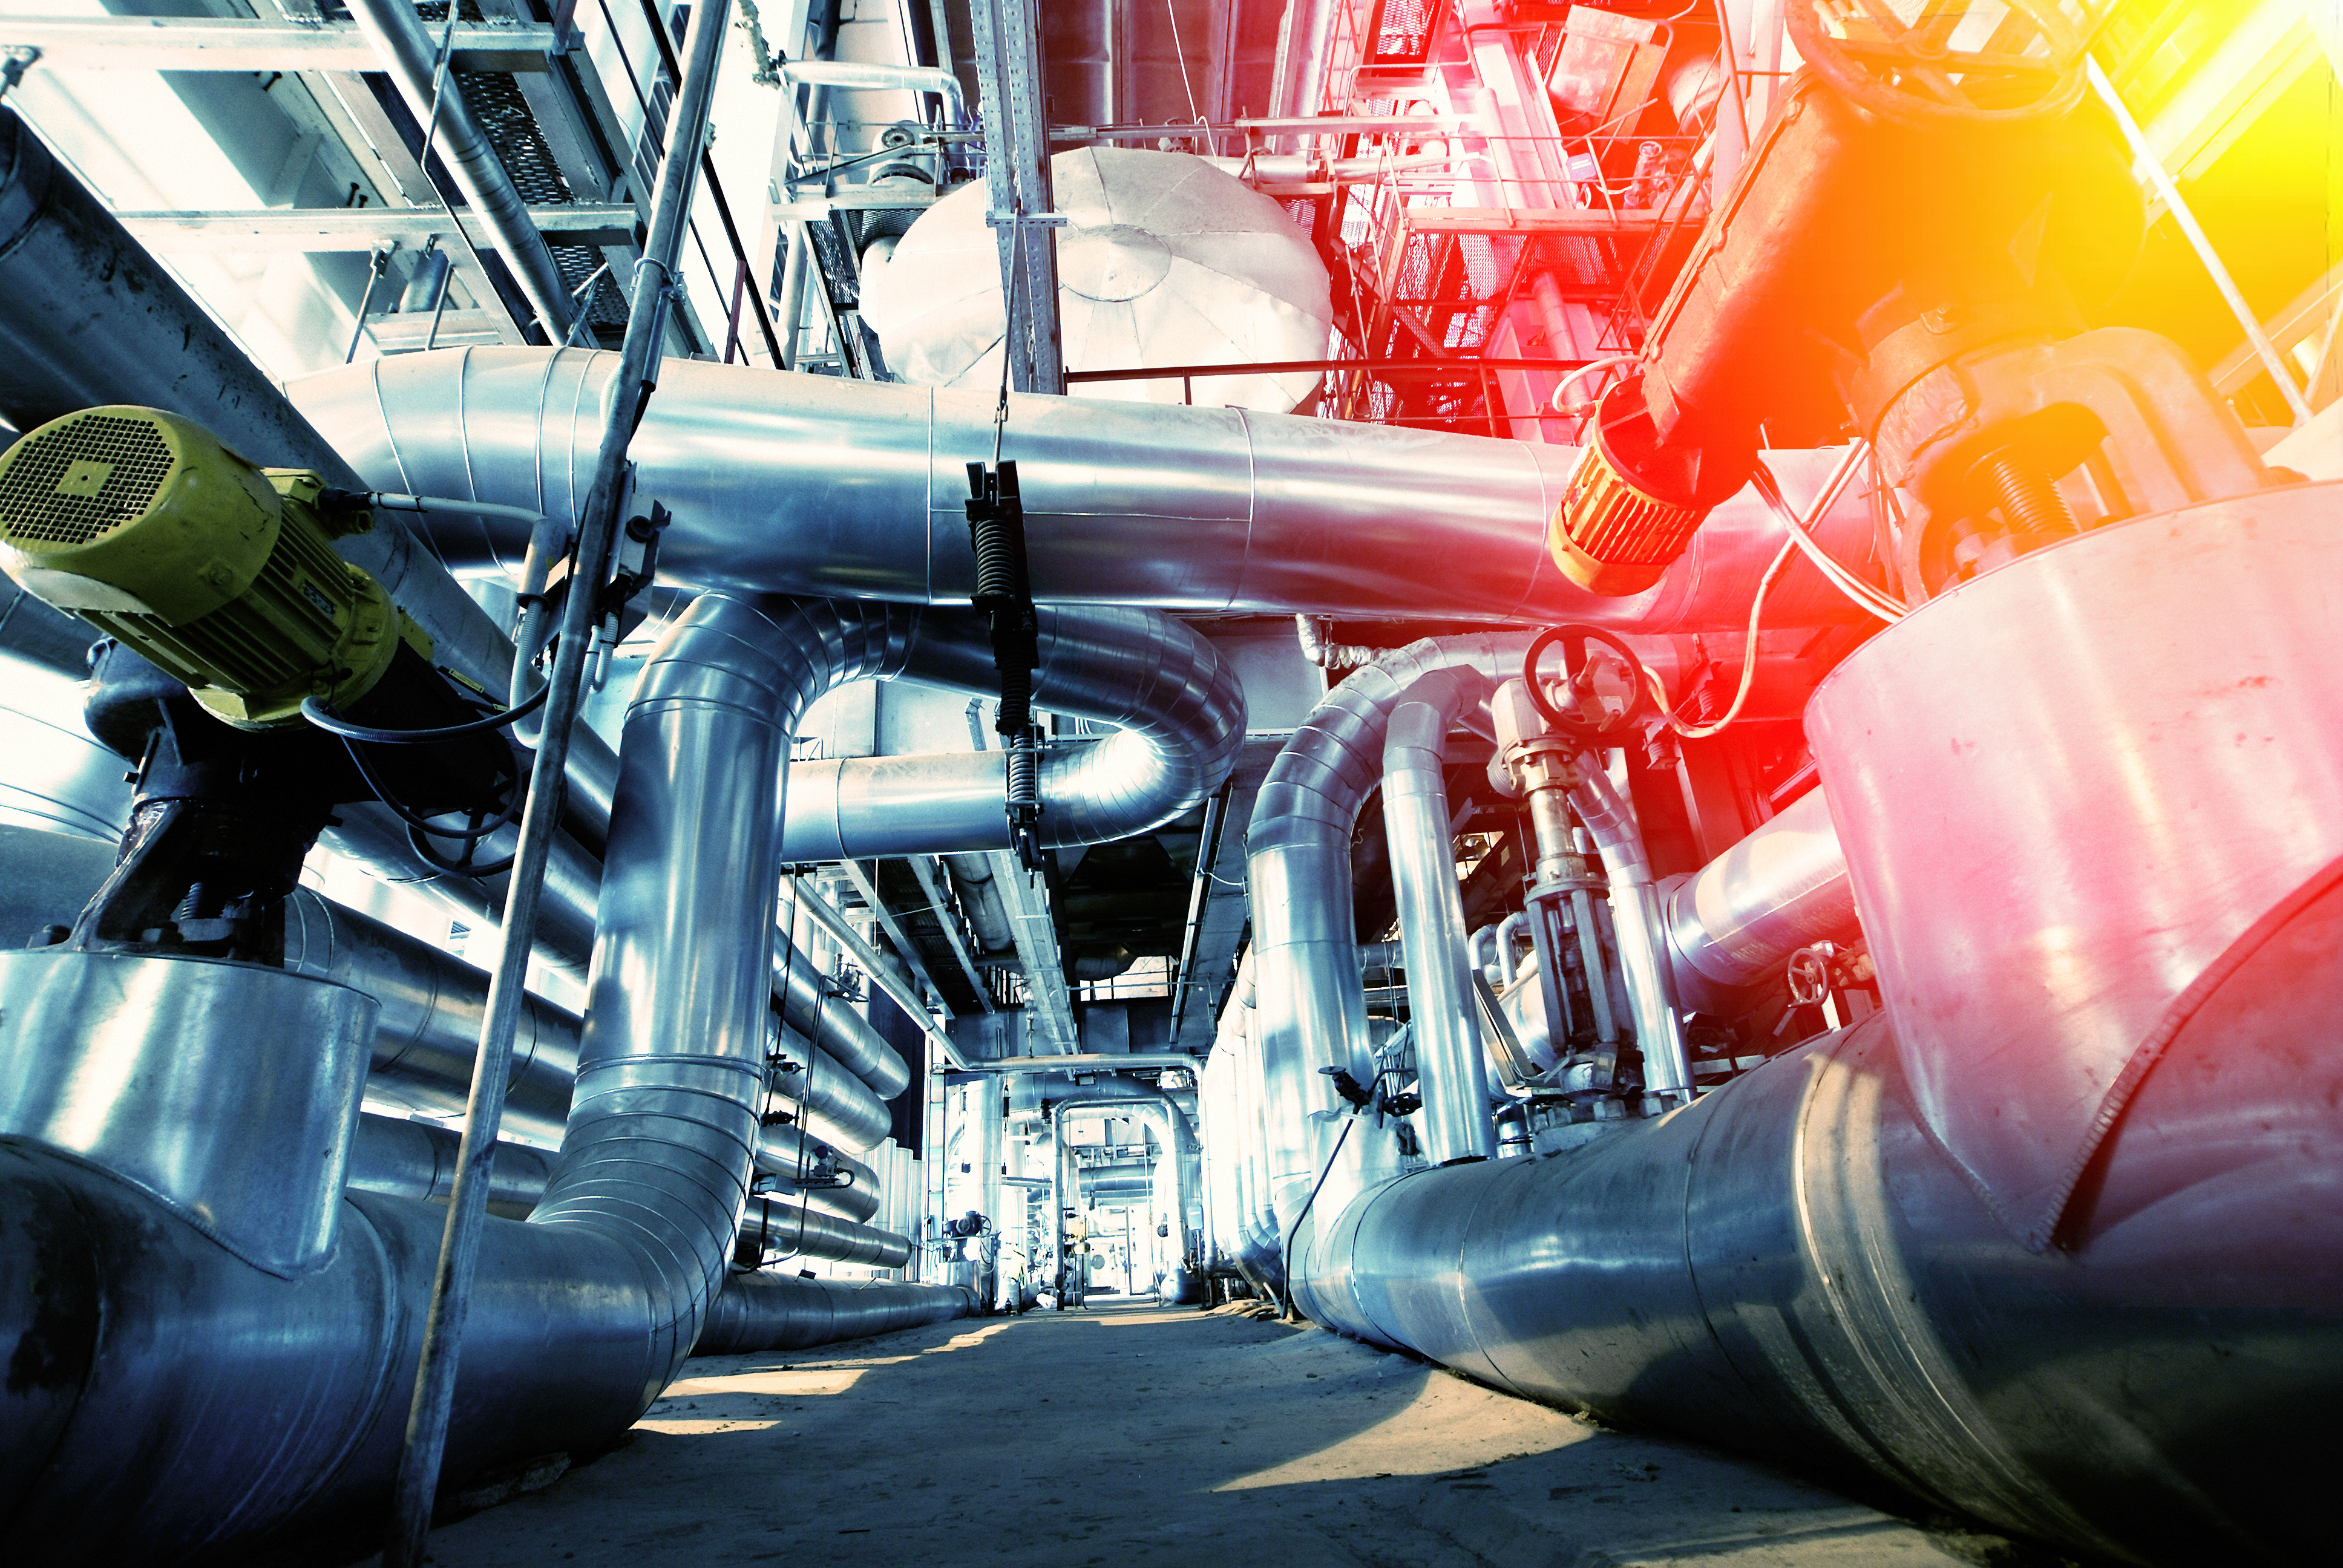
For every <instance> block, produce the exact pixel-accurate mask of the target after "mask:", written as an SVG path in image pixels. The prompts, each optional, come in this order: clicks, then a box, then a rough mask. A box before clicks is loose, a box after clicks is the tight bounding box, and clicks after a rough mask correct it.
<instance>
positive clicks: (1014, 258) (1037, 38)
mask: <svg viewBox="0 0 2343 1568" xmlns="http://www.w3.org/2000/svg"><path fill="white" fill-rule="evenodd" d="M969 13H970V16H971V17H972V18H973V19H974V21H975V23H976V58H977V74H978V75H979V77H980V80H981V83H982V85H983V88H984V95H983V102H984V136H985V141H984V181H985V191H986V201H987V210H986V212H985V222H987V223H989V224H990V225H991V226H993V227H994V228H995V229H996V230H997V231H998V232H999V236H1000V241H1001V296H1002V302H1003V306H1004V308H1005V309H1006V311H1007V317H1008V318H1007V321H1006V323H1005V326H1004V328H1003V332H1002V337H1001V345H1002V351H1003V352H1004V353H1006V354H1007V355H1008V356H1009V385H1010V387H1011V388H1012V389H1014V390H1016V391H1019V392H1048V393H1052V394H1055V395H1057V396H1060V397H1062V396H1064V394H1065V390H1066V365H1065V351H1064V346H1063V344H1062V343H1061V341H1060V337H1059V331H1058V247H1057V243H1056V241H1055V240H1054V239H1053V238H1052V237H1051V232H1050V231H1051V229H1052V228H1056V227H1060V226H1063V225H1064V223H1065V221H1066V220H1065V218H1064V217H1063V216H1061V214H1060V213H1059V212H1058V211H1057V210H1056V203H1055V201H1054V200H1053V199H1052V197H1051V190H1050V126H1049V120H1048V116H1047V115H1046V113H1045V111H1044V109H1043V106H1042V99H1041V21H1040V17H1039V15H1037V11H1036V5H1035V0H975V4H973V5H970V7H969Z"/></svg>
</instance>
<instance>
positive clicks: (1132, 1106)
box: [1051, 1093, 1196, 1256]
mask: <svg viewBox="0 0 2343 1568" xmlns="http://www.w3.org/2000/svg"><path fill="white" fill-rule="evenodd" d="M1051 1114H1052V1117H1053V1118H1054V1120H1055V1122H1056V1125H1057V1126H1058V1128H1059V1129H1060V1130H1061V1136H1060V1139H1059V1141H1060V1143H1061V1144H1063V1143H1064V1138H1063V1129H1064V1128H1065V1126H1066V1125H1067V1123H1068V1121H1070V1120H1071V1119H1072V1118H1074V1117H1078V1116H1127V1117H1131V1118H1134V1119H1141V1120H1145V1121H1151V1122H1152V1123H1154V1124H1155V1125H1156V1126H1158V1127H1160V1128H1161V1129H1162V1131H1163V1142H1162V1150H1163V1159H1164V1160H1165V1161H1168V1162H1169V1166H1170V1171H1171V1179H1172V1211H1173V1214H1174V1216H1175V1218H1174V1219H1173V1220H1172V1233H1173V1235H1174V1237H1175V1238H1176V1239H1177V1240H1178V1241H1179V1242H1180V1249H1179V1250H1180V1251H1181V1253H1182V1256H1184V1255H1185V1254H1186V1252H1187V1232H1188V1204H1187V1196H1186V1181H1187V1173H1186V1171H1184V1170H1183V1169H1182V1164H1181V1160H1182V1155H1183V1154H1184V1153H1189V1152H1192V1151H1193V1150H1194V1148H1195V1143H1196V1140H1195V1134H1194V1132H1193V1131H1191V1130H1190V1128H1189V1126H1188V1118H1187V1116H1186V1115H1185V1114H1184V1113H1183V1112H1182V1111H1181V1109H1180V1107H1179V1106H1178V1105H1176V1104H1174V1103H1173V1102H1172V1099H1171V1097H1170V1096H1169V1095H1165V1094H1155V1095H1151V1096H1147V1097H1145V1098H1140V1097H1132V1098H1130V1099H1125V1098H1121V1097H1120V1096H1118V1097H1115V1098H1111V1099H1100V1098H1095V1097H1091V1096H1089V1095H1086V1094H1081V1093H1077V1094H1074V1095H1071V1096H1069V1097H1068V1098H1067V1099H1064V1100H1061V1101H1058V1103H1057V1104H1056V1105H1055V1106H1054V1107H1053V1108H1052V1110H1051ZM1072 1195H1073V1194H1072V1192H1071V1190H1062V1183H1061V1198H1063V1197H1069V1196H1072ZM1061 1206H1062V1205H1061Z"/></svg>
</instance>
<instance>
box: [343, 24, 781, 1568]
mask: <svg viewBox="0 0 2343 1568" xmlns="http://www.w3.org/2000/svg"><path fill="white" fill-rule="evenodd" d="M730 10H731V5H730V4H729V0H717V3H716V4H714V5H702V6H700V7H699V9H697V10H695V11H694V12H693V14H692V22H691V25H692V36H691V57H692V63H691V68H690V69H689V71H688V72H687V73H686V74H685V77H684V82H683V87H682V90H681V91H680V92H679V94H678V95H677V100H676V105H675V110H674V113H673V114H672V115H671V116H669V127H668V128H669V138H670V139H669V157H668V159H667V161H666V164H665V165H664V166H663V167H662V168H661V169H660V171H659V194H658V199H657V201H656V203H655V204H654V206H653V207H652V212H651V226H650V233H649V236H648V238H647V240H646V241H645V244H644V248H643V255H642V257H641V259H640V260H639V261H638V262H637V263H636V264H635V292H634V304H633V307H632V308H631V310H630V311H629V313H628V318H627V337H626V343H625V347H624V349H623V350H622V352H621V354H620V357H619V362H620V368H619V373H618V383H617V389H618V396H617V397H613V398H612V399H611V400H610V403H609V415H608V424H607V425H606V427H605V428H604V430H603V432H602V445H601V451H600V454H599V461H598V464H597V465H596V470H595V483H594V487H593V489H592V491H591V492H590V493H589V495H588V502H587V511H586V515H585V516H584V518H581V519H580V523H581V526H580V528H579V534H578V554H577V562H578V572H577V577H578V578H579V579H581V580H583V581H585V582H588V583H593V584H599V583H601V582H602V581H604V580H605V579H606V578H608V575H609V563H610V553H611V548H612V546H613V544H614V543H615V541H616V538H617V533H618V504H619V501H620V499H621V496H620V494H619V491H620V488H621V486H620V477H621V469H622V468H623V467H624V465H625V462H626V456H627V446H628V442H629V441H630V440H631V439H632V437H633V436H634V431H635V426H636V425H637V424H638V423H639V421H640V419H641V417H642V410H643V407H644V405H645V404H646V403H648V402H649V397H650V392H651V387H653V385H654V384H655V383H656V381H657V379H658V374H659V336H660V330H661V326H662V323H663V320H664V317H665V309H664V306H665V302H666V297H667V291H668V287H669V283H670V281H671V276H672V272H673V268H674V263H675V256H676V254H677V252H678V251H679V249H680V248H681V244H682V239H683V226H684V220H685V218H686V216H687V215H688V214H689V209H690V205H691V176H692V175H693V174H694V172H696V170H697V168H698V161H697V160H695V159H693V158H690V157H680V158H679V157H677V156H673V154H674V149H675V148H676V147H679V146H683V147H689V146H698V145H699V139H700V137H701V136H702V135H703V134H704V131H705V127H706V126H707V123H708V109H709V102H710V100H711V97H712V95H713V93H714V90H715V85H716V83H715V76H716V65H717V62H718V60H719V57H720V55H721V51H722V48H723V44H724V36H725V32H726V26H725V23H726V19H727V17H728V15H729V12H730ZM406 20H407V24H408V25H410V26H413V25H415V23H414V16H413V14H412V13H407V14H406ZM542 248H543V247H542V246H541V245H540V246H539V249H540V250H542ZM549 265H550V263H549V261H548V266H549ZM556 281H557V283H558V277H557V279H556ZM566 321H567V317H559V318H558V320H556V321H555V322H554V324H553V325H554V328H555V330H558V327H559V325H561V324H566ZM599 599H600V595H599V594H598V593H582V592H581V593H573V594H571V595H570V596H569V597H568V600H567V602H566V603H565V605H564V607H563V613H562V621H561V640H560V645H559V649H558V652H557V654H556V655H555V658H554V668H553V674H552V677H551V680H550V684H551V686H552V695H551V697H550V698H549V699H548V700H547V703H546V713H545V721H544V726H543V731H542V733H543V736H544V739H543V741H542V742H541V744H540V745H539V746H538V753H537V760H536V763H535V764H534V766H533V767H532V768H531V769H530V773H529V786H528V804H527V805H526V806H525V807H524V808H523V809H522V813H521V832H520V843H519V846H518V849H516V850H515V852H514V861H513V869H512V879H511V881H510V883H509V885H508V890H507V892H506V900H505V916H504V932H505V940H504V941H503V942H502V944H501V947H500V950H499V953H498V960H497V969H496V973H495V976H494V978H493V979H491V980H490V981H489V983H488V1016H487V1017H486V1019H485V1020H483V1021H482V1023H481V1026H480V1053H479V1058H478V1063H477V1065H476V1066H475V1067H474V1069H473V1072H472V1090H471V1095H470V1098H469V1100H468V1101H467V1102H466V1110H465V1123H464V1137H463V1143H462V1147H461V1152H460V1154H459V1157H458V1169H457V1173H456V1190H455V1193H454V1195H453V1197H452V1198H451V1200H450V1201H449V1202H448V1205H447V1230H446V1232H445V1234H444V1235H443V1237H442V1238H441V1241H440V1249H439V1264H438V1268H437V1272H436V1273H435V1275H434V1278H433V1280H432V1286H431V1305H430V1309H429V1312H428V1315H427V1319H426V1326H425V1329H424V1338H423V1347H422V1353H421V1355H420V1357H419V1359H418V1361H417V1365H416V1370H415V1394H414V1400H413V1402H412V1403H411V1404H410V1406H409V1408H408V1412H407V1435H406V1441H405V1443H404V1445H403V1446H402V1448H401V1450H400V1452H399V1462H398V1479H397V1486H396V1488H395V1490H394V1493H393V1499H392V1516H391V1530H390V1539H389V1542H388V1543H387V1545H386V1546H385V1548H384V1550H383V1562H384V1563H385V1564H386V1568H417V1564H419V1563H421V1562H422V1560H423V1546H424V1542H425V1540H426V1538H427V1536H428V1534H429V1533H430V1527H431V1505H432V1502H433V1500H434V1499H435V1498H436V1497H437V1493H438V1489H439V1465H440V1460H441V1457H442V1455H443V1454H444V1453H445V1452H446V1450H447V1416H448V1412H449V1409H450V1407H451V1406H452V1404H453V1402H454V1400H455V1396H456V1367H457V1361H458V1355H459V1354H460V1352H461V1347H462V1342H463V1334H464V1319H465V1316H466V1314H467V1312H468V1310H469V1308H470V1305H471V1292H472V1279H473V1271H474V1268H475V1265H476V1264H477V1263H478V1258H479V1246H480V1227H481V1223H482V1221H483V1220H484V1219H485V1218H486V1215H487V1203H488V1190H489V1186H490V1180H491V1178H490V1165H491V1162H492V1161H494V1160H495V1158H496V1145H497V1133H498V1128H499V1126H500V1124H501V1122H502V1121H503V1116H504V1096H505V1084H506V1079H507V1076H508V1072H509V1070H510V1067H511V1060H512V1043H513V1031H514V1028H515V1026H516V1025H517V1024H518V1020H519V1017H520V1006H521V998H522V994H523V989H522V988H523V982H524V981H525V980H526V978H527V974H528V954H529V944H528V940H527V937H526V936H525V934H524V933H527V932H529V931H533V930H536V929H537V906H538V899H539V896H540V895H541V894H542V892H543V890H544V886H545V868H546V861H547V858H548V854H549V853H550V851H551V849H552V845H553V835H554V829H555V827H556V825H557V823H558V819H559V817H560V814H561V783H562V771H563V769H564V768H565V766H566V765H567V763H568V755H569V738H570V731H571V729H573V727H574V726H575V725H576V723H577V720H578V706H579V702H580V700H581V699H582V698H583V696H584V688H583V677H584V675H585V670H586V656H587V651H588V645H589V644H590V643H591V641H592V640H593V634H594V629H595V628H594V623H595V620H596V619H597V618H598V614H597V612H598V608H599ZM786 755H787V752H786V750H784V752H783V756H784V757H786ZM771 815H772V816H773V817H774V818H775V819H776V820H775V829H776V830H778V817H779V813H778V812H774V813H771ZM776 849H778V840H776ZM765 880H766V881H767V883H768V884H770V883H771V882H772V878H771V877H770V876H769V875H768V876H767V877H766V878H765ZM765 891H766V894H767V903H768V907H767V909H766V910H765V914H764V923H763V926H762V928H761V930H762V931H764V932H767V933H769V932H770V930H772V920H773V916H772V910H771V908H770V907H769V906H770V904H771V902H772V901H773V890H772V888H771V887H770V886H768V887H767V889H766V890H765ZM766 962H767V960H759V973H758V980H759V986H760V988H763V987H769V983H770V982H769V980H766V979H765V977H764V970H765V968H766Z"/></svg>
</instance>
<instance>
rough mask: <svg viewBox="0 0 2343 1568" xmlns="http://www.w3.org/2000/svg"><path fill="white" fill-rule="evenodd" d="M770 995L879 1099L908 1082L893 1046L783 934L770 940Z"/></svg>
mask: <svg viewBox="0 0 2343 1568" xmlns="http://www.w3.org/2000/svg"><path fill="white" fill-rule="evenodd" d="M782 852H783V853H784V854H785V855H786V854H787V853H788V851H787V850H786V849H784V850H783V851H782ZM773 995H774V996H775V997H776V998H778V999H779V1001H780V1004H781V1020H782V1021H783V1022H784V1023H786V1024H788V1025H789V1027H790V1028H791V1029H793V1030H797V1031H798V1032H799V1034H801V1035H803V1036H805V1038H806V1039H808V1040H811V1041H812V1042H813V1043H814V1044H815V1045H817V1046H819V1047H820V1048H821V1049H822V1050H824V1051H826V1052H828V1053H829V1054H830V1056H831V1057H833V1058H835V1059H836V1060H838V1062H839V1064H840V1066H842V1067H844V1068H845V1069H846V1070H849V1071H850V1072H851V1073H853V1074H854V1076H855V1077H856V1078H858V1079H860V1080H861V1081H863V1082H864V1083H865V1084H868V1085H869V1086H870V1091H871V1092H872V1093H873V1094H875V1095H876V1096H878V1098H880V1100H892V1099H894V1098H895V1096H897V1095H899V1094H900V1093H902V1092H903V1091H904V1089H905V1088H906V1087H907V1086H909V1084H910V1081H911V1070H910V1068H908V1067H906V1066H905V1065H904V1064H903V1059H902V1057H900V1055H898V1054H897V1053H896V1050H895V1048H894V1047H893V1046H891V1045H889V1044H888V1043H887V1042H886V1041H885V1040H882V1039H880V1035H879V1031H878V1030H875V1029H873V1028H871V1027H870V1020H869V1019H867V1018H864V1017H863V1016H862V1015H861V1014H860V1013H859V1012H857V1011H855V1010H854V1007H853V1004H852V1003H850V1002H849V1001H848V1000H846V999H845V998H843V997H840V996H834V995H832V994H831V992H830V985H829V981H828V977H826V976H825V975H823V974H822V972H821V971H820V970H818V969H816V968H815V967H814V962H813V960H811V959H809V958H808V957H807V956H806V955H805V953H804V952H803V951H802V950H800V949H799V948H798V946H797V945H796V944H795V943H794V942H790V941H789V940H787V938H786V934H784V936H783V937H782V938H780V939H778V940H776V941H775V942H774V944H773Z"/></svg>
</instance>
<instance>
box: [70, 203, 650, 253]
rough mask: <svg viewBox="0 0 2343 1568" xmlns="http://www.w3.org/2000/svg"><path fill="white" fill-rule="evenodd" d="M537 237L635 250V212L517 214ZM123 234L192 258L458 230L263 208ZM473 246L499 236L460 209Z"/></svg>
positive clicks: (582, 209)
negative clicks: (198, 254) (192, 253)
mask: <svg viewBox="0 0 2343 1568" xmlns="http://www.w3.org/2000/svg"><path fill="white" fill-rule="evenodd" d="M523 210H524V211H525V212H527V214H528V219H529V221H530V222H531V223H532V224H534V225H535V226H536V227H537V230H538V233H539V234H540V235H543V236H546V237H547V238H548V239H555V240H559V241H561V242H562V243H564V244H568V245H623V246H632V245H633V244H634V243H635V209H634V208H633V207H631V206H613V205H605V204H601V203H591V204H588V203H578V204H577V205H575V206H533V207H528V208H524V209H523ZM114 216H116V217H117V218H119V219H121V221H122V226H123V227H125V228H126V229H128V230H129V231H130V232H131V234H132V235H134V236H136V238H137V239H138V241H139V243H140V244H142V245H144V246H146V247H147V248H148V249H150V250H156V251H161V252H163V253H165V254H166V255H184V254H186V253H187V252H190V251H223V250H225V251H272V252H273V251H327V250H374V249H377V248H378V247H380V246H386V245H389V244H391V243H393V242H394V241H395V242H397V244H400V245H413V246H420V245H421V244H422V243H423V242H424V241H425V240H426V239H427V238H429V237H430V236H433V235H435V234H437V235H446V234H449V233H452V232H453V231H454V229H455V227H456V224H455V222H454V221H451V218H450V216H449V214H448V212H447V209H446V208H444V207H436V206H414V207H387V206H361V207H338V206H336V207H265V208H253V209H250V210H243V211H221V212H171V211H154V212H122V213H116V214H115V215H114ZM455 216H456V217H457V218H460V219H461V221H462V223H463V226H464V229H465V231H466V232H467V233H468V234H469V235H470V236H471V237H472V243H473V244H475V245H477V246H482V247H483V248H487V247H490V246H495V245H496V243H497V236H496V233H495V231H494V230H492V229H491V228H490V227H489V226H488V225H487V224H485V223H483V222H482V221H481V220H480V217H479V215H478V214H477V213H475V212H473V211H471V210H470V209H468V208H459V209H458V211H457V213H456V215H455Z"/></svg>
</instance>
